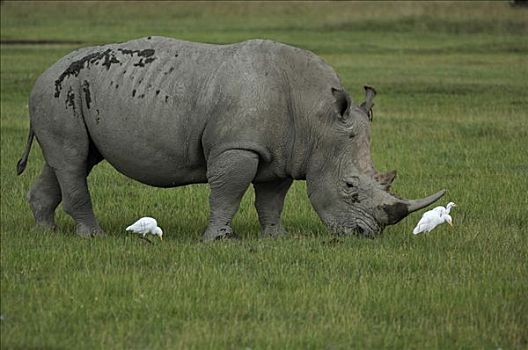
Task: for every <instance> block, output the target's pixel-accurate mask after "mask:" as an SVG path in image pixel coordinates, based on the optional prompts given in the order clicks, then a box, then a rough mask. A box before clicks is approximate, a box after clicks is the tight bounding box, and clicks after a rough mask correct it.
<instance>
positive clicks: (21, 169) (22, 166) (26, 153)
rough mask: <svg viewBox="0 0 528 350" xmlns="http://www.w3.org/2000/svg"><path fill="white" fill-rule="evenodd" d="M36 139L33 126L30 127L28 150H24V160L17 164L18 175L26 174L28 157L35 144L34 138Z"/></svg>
mask: <svg viewBox="0 0 528 350" xmlns="http://www.w3.org/2000/svg"><path fill="white" fill-rule="evenodd" d="M34 137H35V133H34V132H33V129H32V128H31V125H30V126H29V135H28V139H27V143H26V149H25V150H24V154H22V158H20V160H19V161H18V163H17V175H20V174H22V173H23V172H24V170H25V169H26V165H27V161H28V157H29V151H31V145H32V144H33V138H34Z"/></svg>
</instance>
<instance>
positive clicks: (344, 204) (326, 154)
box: [306, 87, 444, 236]
mask: <svg viewBox="0 0 528 350" xmlns="http://www.w3.org/2000/svg"><path fill="white" fill-rule="evenodd" d="M365 91H366V100H365V102H363V103H362V104H361V105H359V106H355V105H354V104H353V103H352V102H351V100H350V98H349V97H348V95H347V94H346V92H345V91H344V90H340V89H332V94H333V96H334V98H335V108H334V111H332V112H327V113H330V114H332V115H333V117H332V118H328V117H323V118H322V120H323V121H324V125H321V126H320V127H319V128H316V129H318V130H320V131H318V137H316V139H317V141H316V145H315V146H314V151H313V156H312V157H311V161H310V164H309V166H308V169H307V173H306V180H307V186H308V195H309V198H310V201H311V203H312V205H313V206H314V208H315V210H316V211H317V213H318V214H319V216H320V217H321V219H322V220H323V222H324V223H325V224H326V225H327V226H328V227H330V228H331V229H332V230H333V231H334V232H335V233H337V234H360V235H364V236H374V235H376V234H379V233H381V232H382V231H383V229H384V227H385V226H387V225H392V224H395V223H397V222H399V221H400V220H402V219H403V218H404V217H406V216H407V215H408V214H409V213H411V212H413V211H415V210H418V209H421V208H423V207H426V206H428V205H430V204H431V203H433V202H434V201H436V200H437V199H439V198H440V197H441V196H442V195H443V194H444V191H440V192H438V193H436V194H434V195H432V196H429V197H426V198H424V199H421V200H406V199H401V198H399V197H397V196H396V195H393V194H391V193H390V192H389V187H390V185H391V183H392V181H393V180H394V178H395V177H396V171H390V172H388V173H378V172H377V171H376V169H375V168H374V165H373V163H372V159H371V154H370V122H371V121H372V106H373V98H374V96H375V90H374V89H372V88H370V87H365Z"/></svg>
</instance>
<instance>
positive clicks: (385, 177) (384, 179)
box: [374, 170, 396, 191]
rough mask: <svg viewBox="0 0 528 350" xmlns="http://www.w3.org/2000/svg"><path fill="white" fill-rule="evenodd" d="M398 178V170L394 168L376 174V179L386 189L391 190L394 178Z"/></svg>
mask: <svg viewBox="0 0 528 350" xmlns="http://www.w3.org/2000/svg"><path fill="white" fill-rule="evenodd" d="M395 178H396V170H392V171H389V172H386V173H378V172H376V175H374V179H375V180H376V181H377V182H378V183H379V184H380V185H382V186H383V189H384V190H385V191H388V190H390V186H391V184H392V182H393V181H394V179H395Z"/></svg>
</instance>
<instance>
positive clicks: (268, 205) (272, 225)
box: [254, 179, 293, 238]
mask: <svg viewBox="0 0 528 350" xmlns="http://www.w3.org/2000/svg"><path fill="white" fill-rule="evenodd" d="M292 181H293V180H292V179H281V180H277V181H271V182H264V183H257V184H255V185H254V187H255V207H256V208H257V213H258V216H259V221H260V237H261V238H264V237H278V236H283V235H286V234H287V232H286V230H285V229H284V227H283V226H282V224H281V214H282V208H283V207H284V198H285V197H286V193H287V192H288V190H289V188H290V186H291V184H292Z"/></svg>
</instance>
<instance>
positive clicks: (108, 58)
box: [55, 49, 119, 97]
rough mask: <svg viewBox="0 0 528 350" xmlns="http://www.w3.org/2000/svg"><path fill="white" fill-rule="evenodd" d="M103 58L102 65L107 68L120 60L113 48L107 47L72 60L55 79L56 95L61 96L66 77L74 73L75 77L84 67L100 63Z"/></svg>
mask: <svg viewBox="0 0 528 350" xmlns="http://www.w3.org/2000/svg"><path fill="white" fill-rule="evenodd" d="M102 59H104V61H103V63H102V65H103V66H104V67H106V69H107V70H108V69H110V66H111V65H112V64H113V63H119V60H118V59H117V58H116V57H115V54H114V52H113V51H112V49H107V50H106V51H103V52H94V53H91V54H89V55H86V56H84V57H83V58H81V59H79V60H77V61H74V62H72V63H71V64H70V65H69V66H68V68H66V70H65V71H64V72H62V74H61V75H60V76H59V78H58V79H57V80H55V97H59V96H60V92H61V89H62V82H63V81H64V79H66V78H68V77H70V76H72V75H73V76H75V77H76V76H78V75H79V73H80V72H81V70H83V69H84V68H88V67H89V66H90V64H94V63H98V62H99V61H100V60H102ZM85 65H86V67H85Z"/></svg>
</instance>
